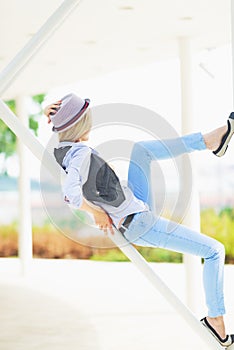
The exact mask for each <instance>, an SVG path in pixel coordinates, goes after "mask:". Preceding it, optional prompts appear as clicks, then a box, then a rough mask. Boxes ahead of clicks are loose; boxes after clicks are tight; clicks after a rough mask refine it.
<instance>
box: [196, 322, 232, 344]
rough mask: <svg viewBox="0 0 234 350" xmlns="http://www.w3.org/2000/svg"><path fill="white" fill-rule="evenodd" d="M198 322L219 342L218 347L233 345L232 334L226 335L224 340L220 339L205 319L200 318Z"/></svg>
mask: <svg viewBox="0 0 234 350" xmlns="http://www.w3.org/2000/svg"><path fill="white" fill-rule="evenodd" d="M200 322H201V323H202V324H203V326H205V327H206V328H207V329H208V331H209V332H210V333H211V334H212V335H213V337H214V338H215V339H216V340H217V341H218V342H219V344H220V345H222V346H224V347H228V346H230V345H232V344H233V343H234V334H230V335H227V336H226V338H224V339H222V338H221V337H220V336H219V335H218V333H217V332H216V330H215V329H214V328H213V327H212V326H211V325H210V324H209V322H208V321H207V319H206V317H204V318H202V319H201V320H200Z"/></svg>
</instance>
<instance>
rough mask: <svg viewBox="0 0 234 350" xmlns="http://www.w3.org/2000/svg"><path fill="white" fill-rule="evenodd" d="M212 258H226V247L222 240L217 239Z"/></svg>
mask: <svg viewBox="0 0 234 350" xmlns="http://www.w3.org/2000/svg"><path fill="white" fill-rule="evenodd" d="M209 258H211V259H220V260H222V259H223V260H224V259H225V247H224V245H223V244H222V243H221V242H218V241H216V244H215V246H213V247H212V254H211V256H210V257H209Z"/></svg>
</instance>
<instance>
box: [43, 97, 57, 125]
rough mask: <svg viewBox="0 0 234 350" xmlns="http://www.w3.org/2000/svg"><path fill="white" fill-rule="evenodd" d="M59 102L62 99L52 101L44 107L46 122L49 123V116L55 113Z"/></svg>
mask: <svg viewBox="0 0 234 350" xmlns="http://www.w3.org/2000/svg"><path fill="white" fill-rule="evenodd" d="M61 103H62V101H61V100H60V101H57V102H55V103H52V104H50V105H48V106H46V107H45V109H44V111H43V112H44V114H45V115H46V116H47V118H48V124H49V123H51V119H50V116H51V115H54V114H56V113H57V111H58V110H59V108H60V105H61Z"/></svg>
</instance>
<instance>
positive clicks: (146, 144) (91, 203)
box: [44, 94, 234, 347]
mask: <svg viewBox="0 0 234 350" xmlns="http://www.w3.org/2000/svg"><path fill="white" fill-rule="evenodd" d="M89 104H90V101H89V100H88V99H85V100H83V99H82V98H80V97H78V96H76V95H75V94H69V95H66V96H64V97H63V98H62V99H61V100H60V101H58V102H55V103H54V104H51V105H49V106H47V107H46V108H45V110H44V113H45V115H46V116H47V117H48V123H51V122H52V124H53V131H54V132H56V133H58V137H59V145H58V148H56V149H55V152H54V154H55V157H56V160H57V161H58V163H59V164H60V165H61V166H62V167H63V169H64V170H65V171H66V173H67V176H66V180H65V183H64V185H63V196H64V200H65V201H66V202H67V203H69V204H70V205H72V206H74V207H76V208H79V209H80V210H85V211H88V212H89V213H91V214H92V215H93V216H94V219H95V223H96V224H97V225H98V226H99V228H100V229H101V230H103V231H104V232H105V233H106V232H107V231H108V230H110V231H111V232H112V233H113V226H115V227H116V228H117V229H118V230H119V231H120V232H121V233H122V234H123V235H124V236H125V238H126V239H127V240H129V241H130V242H133V243H134V244H136V245H141V246H148V247H161V248H164V249H169V250H174V251H177V252H180V253H189V254H193V255H198V256H200V257H202V258H204V272H203V282H204V289H205V295H206V304H207V308H208V316H207V317H205V318H203V319H202V320H201V322H202V324H203V325H204V326H205V327H206V328H207V329H208V330H209V331H210V332H211V334H212V335H213V336H214V337H215V338H216V340H217V341H218V342H219V343H220V344H221V345H222V346H224V347H227V346H230V345H231V344H232V343H233V342H234V335H232V334H231V335H226V332H225V325H224V320H223V315H224V314H225V306H224V296H223V269H224V259H225V252H224V247H223V245H222V244H221V243H220V242H218V241H216V240H214V239H212V238H210V237H208V236H206V235H203V234H201V233H197V232H194V231H192V230H191V229H189V228H187V227H185V226H183V225H179V224H177V225H175V226H174V228H173V230H172V232H168V230H167V228H168V224H169V223H170V222H169V221H168V220H166V219H164V218H162V217H157V218H156V216H155V215H154V213H153V212H152V211H151V210H150V206H151V203H150V189H149V181H148V179H149V176H150V163H151V161H153V160H155V159H157V160H158V159H165V158H171V157H172V154H173V157H175V156H179V155H180V154H183V153H189V152H193V151H195V150H198V151H200V150H205V149H209V150H211V151H213V153H214V154H215V155H216V156H219V157H220V156H223V155H224V153H225V151H226V149H227V147H228V143H229V141H230V139H231V137H232V135H233V133H234V113H231V115H230V117H229V118H228V121H227V126H222V127H220V128H218V129H216V130H214V131H212V132H210V133H207V134H205V135H202V134H201V133H195V134H191V135H187V136H183V137H181V138H178V139H171V140H165V141H163V142H162V141H156V140H155V141H142V142H137V143H135V145H134V147H133V150H132V155H131V161H130V165H129V172H128V184H129V185H128V186H123V185H121V184H120V182H119V179H118V177H117V176H116V174H115V172H114V171H113V170H112V169H111V168H110V167H109V166H108V164H107V163H106V162H105V161H104V160H103V159H102V158H101V157H100V156H99V155H98V154H97V152H95V150H93V149H91V148H90V147H88V146H87V145H86V144H85V143H84V142H85V141H88V139H89V133H90V130H91V126H92V121H91V110H90V108H89ZM181 144H182V145H183V147H181ZM170 150H173V152H172V151H170ZM130 187H131V188H130Z"/></svg>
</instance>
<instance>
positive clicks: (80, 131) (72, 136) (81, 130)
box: [58, 109, 92, 142]
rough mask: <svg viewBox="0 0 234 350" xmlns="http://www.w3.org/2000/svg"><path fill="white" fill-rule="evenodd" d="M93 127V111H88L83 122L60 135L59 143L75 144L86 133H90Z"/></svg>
mask: <svg viewBox="0 0 234 350" xmlns="http://www.w3.org/2000/svg"><path fill="white" fill-rule="evenodd" d="M91 127H92V114H91V110H90V109H87V111H86V112H85V115H84V116H82V118H81V120H80V121H79V122H78V123H76V124H75V125H73V126H71V127H70V128H69V129H67V130H65V131H62V132H60V133H59V134H58V138H59V141H60V142H62V141H70V142H75V141H77V140H78V139H79V138H81V137H82V136H83V135H84V134H85V133H86V132H88V131H90V129H91Z"/></svg>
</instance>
